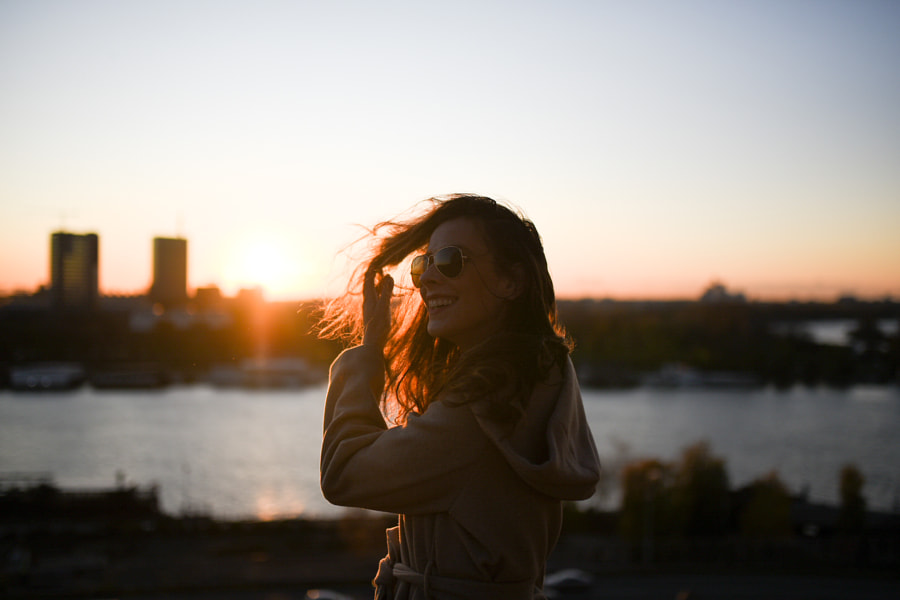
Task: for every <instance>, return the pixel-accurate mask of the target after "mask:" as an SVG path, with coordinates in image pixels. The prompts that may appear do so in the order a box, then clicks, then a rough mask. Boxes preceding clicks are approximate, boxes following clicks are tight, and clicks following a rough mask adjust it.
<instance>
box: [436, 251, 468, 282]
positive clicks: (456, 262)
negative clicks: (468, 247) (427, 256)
mask: <svg viewBox="0 0 900 600" xmlns="http://www.w3.org/2000/svg"><path fill="white" fill-rule="evenodd" d="M434 266H435V267H437V270H438V271H440V272H441V274H442V275H443V276H444V277H456V276H457V275H459V274H460V273H461V272H462V267H463V257H462V252H460V250H459V248H456V247H454V246H448V247H447V248H441V249H440V250H438V252H437V254H435V255H434Z"/></svg>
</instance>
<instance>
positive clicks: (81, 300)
mask: <svg viewBox="0 0 900 600" xmlns="http://www.w3.org/2000/svg"><path fill="white" fill-rule="evenodd" d="M99 247H100V241H99V238H98V237H97V234H96V233H88V234H83V235H81V234H75V233H67V232H64V231H57V232H55V233H53V234H52V235H51V236H50V294H51V299H52V300H51V301H52V305H53V307H54V308H55V309H57V310H92V309H94V308H95V307H96V306H97V298H98V297H99V289H100V286H99V256H100V252H99Z"/></svg>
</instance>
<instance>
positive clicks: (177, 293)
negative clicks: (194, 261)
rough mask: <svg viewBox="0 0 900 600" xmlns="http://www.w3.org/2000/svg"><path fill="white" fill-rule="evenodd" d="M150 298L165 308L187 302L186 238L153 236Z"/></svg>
mask: <svg viewBox="0 0 900 600" xmlns="http://www.w3.org/2000/svg"><path fill="white" fill-rule="evenodd" d="M150 299H151V300H152V301H153V302H157V303H159V304H162V305H163V306H164V307H166V308H175V307H179V306H183V305H184V304H185V303H186V302H187V240H186V239H184V238H163V237H157V238H153V285H152V286H151V287H150Z"/></svg>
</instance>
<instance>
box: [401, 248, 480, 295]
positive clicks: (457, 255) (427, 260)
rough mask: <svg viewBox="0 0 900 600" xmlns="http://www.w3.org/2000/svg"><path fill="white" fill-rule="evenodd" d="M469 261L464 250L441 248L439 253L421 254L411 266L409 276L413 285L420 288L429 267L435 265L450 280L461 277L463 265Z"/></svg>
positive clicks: (414, 259)
mask: <svg viewBox="0 0 900 600" xmlns="http://www.w3.org/2000/svg"><path fill="white" fill-rule="evenodd" d="M468 259H469V257H468V256H466V255H465V254H463V252H462V250H461V249H459V248H457V247H456V246H447V247H446V248H441V249H440V250H438V251H437V252H428V253H426V254H420V255H418V256H416V257H415V258H413V260H412V263H411V264H410V265H409V274H410V275H411V276H412V282H413V285H414V286H416V287H419V286H420V285H421V282H420V280H421V278H422V275H423V274H424V273H425V271H427V270H428V267H430V266H431V265H434V268H436V269H437V270H438V272H439V273H440V274H441V275H443V276H444V277H447V278H449V279H453V278H454V277H459V274H460V273H462V269H463V264H464V263H465V261H467V260H468Z"/></svg>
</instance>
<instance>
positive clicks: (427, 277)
mask: <svg viewBox="0 0 900 600" xmlns="http://www.w3.org/2000/svg"><path fill="white" fill-rule="evenodd" d="M425 265H426V266H425V270H424V271H423V272H422V275H421V276H420V277H419V286H424V285H426V284H428V283H434V282H435V281H437V277H438V270H437V268H435V266H434V260H433V259H431V258H430V257H429V260H428V262H427V263H425Z"/></svg>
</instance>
